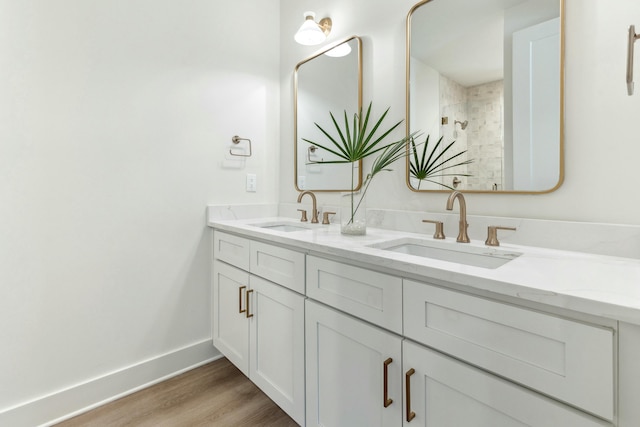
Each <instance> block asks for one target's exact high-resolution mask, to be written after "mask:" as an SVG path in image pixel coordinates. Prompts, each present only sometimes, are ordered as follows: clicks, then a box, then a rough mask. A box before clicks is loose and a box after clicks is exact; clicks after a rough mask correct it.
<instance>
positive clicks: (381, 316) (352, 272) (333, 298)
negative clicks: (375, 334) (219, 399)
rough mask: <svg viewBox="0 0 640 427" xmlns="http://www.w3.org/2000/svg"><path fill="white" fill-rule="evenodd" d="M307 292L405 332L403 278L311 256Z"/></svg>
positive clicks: (313, 296)
mask: <svg viewBox="0 0 640 427" xmlns="http://www.w3.org/2000/svg"><path fill="white" fill-rule="evenodd" d="M307 296H309V297H311V298H313V299H315V300H317V301H321V302H324V303H325V304H328V305H330V306H332V307H335V308H337V309H339V310H342V311H345V312H347V313H349V314H351V315H353V316H356V317H359V318H361V319H364V320H367V321H369V322H371V323H374V324H376V325H379V326H382V327H384V328H386V329H389V330H390V331H393V332H396V333H398V334H401V333H402V279H400V278H399V277H395V276H390V275H388V274H383V273H378V272H375V271H370V270H366V269H364V268H359V267H353V266H350V265H346V264H341V263H339V262H334V261H329V260H325V259H322V258H316V257H314V256H308V257H307Z"/></svg>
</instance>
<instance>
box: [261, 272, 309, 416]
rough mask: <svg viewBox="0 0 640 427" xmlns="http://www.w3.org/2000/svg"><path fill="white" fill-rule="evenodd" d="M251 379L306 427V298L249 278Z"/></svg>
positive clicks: (269, 283) (264, 281)
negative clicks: (250, 290)
mask: <svg viewBox="0 0 640 427" xmlns="http://www.w3.org/2000/svg"><path fill="white" fill-rule="evenodd" d="M250 284H251V289H252V290H253V292H251V294H250V297H249V299H248V307H249V310H250V315H251V314H253V316H252V317H251V319H250V334H249V335H250V340H249V342H250V349H251V350H250V353H251V356H250V358H249V360H250V362H249V364H250V369H249V377H250V378H251V380H252V381H253V382H254V383H255V384H256V385H257V386H258V387H260V388H261V389H262V391H264V392H265V393H266V394H267V396H269V397H270V398H271V399H272V400H273V401H274V402H275V403H276V404H277V405H278V406H280V407H281V408H282V409H283V410H284V411H285V412H286V413H287V414H289V416H290V417H291V418H293V419H294V420H295V421H296V422H297V423H298V424H301V425H302V424H304V297H303V296H302V295H300V294H297V293H295V292H293V291H291V290H289V289H286V288H283V287H282V286H279V285H276V284H273V283H271V282H268V281H266V280H264V279H262V278H260V277H256V276H253V275H252V276H251V277H250Z"/></svg>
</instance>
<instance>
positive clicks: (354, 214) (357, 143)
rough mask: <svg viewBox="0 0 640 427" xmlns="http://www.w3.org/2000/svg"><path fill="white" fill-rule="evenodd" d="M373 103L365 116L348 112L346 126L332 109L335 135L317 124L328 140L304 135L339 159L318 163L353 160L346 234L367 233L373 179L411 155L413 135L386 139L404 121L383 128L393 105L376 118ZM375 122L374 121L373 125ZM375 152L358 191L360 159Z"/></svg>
mask: <svg viewBox="0 0 640 427" xmlns="http://www.w3.org/2000/svg"><path fill="white" fill-rule="evenodd" d="M371 106H372V104H371V103H369V107H368V108H367V111H366V113H365V114H364V116H363V115H362V111H360V113H359V114H358V113H356V114H353V116H352V117H351V118H350V117H349V115H348V114H347V112H346V111H345V112H344V122H343V124H342V125H341V124H339V123H338V121H337V120H336V118H335V116H334V115H333V113H331V112H329V115H330V116H331V121H332V123H333V125H334V129H333V131H335V133H333V134H332V133H330V132H329V131H327V130H325V129H323V128H322V126H320V125H318V123H315V125H316V127H317V128H318V129H319V130H320V131H321V132H322V134H323V135H324V136H326V137H327V140H328V143H326V142H323V143H319V142H317V141H310V140H308V139H305V138H302V140H303V141H306V142H308V143H310V144H312V145H315V146H317V147H320V148H322V149H324V150H327V151H328V152H330V153H332V154H334V155H335V156H336V157H337V158H338V159H337V160H328V161H320V162H317V163H351V171H352V173H351V186H350V187H349V188H350V189H351V191H349V192H347V193H345V194H344V195H343V197H342V198H343V202H342V203H341V212H340V221H341V232H342V233H344V234H353V235H362V234H365V233H366V214H365V212H366V209H365V206H364V199H365V196H366V194H367V191H368V189H369V186H370V184H371V181H372V180H373V178H374V177H375V176H377V175H378V174H379V173H380V172H383V171H389V170H391V169H389V166H390V165H391V164H392V163H394V162H395V161H396V160H398V159H401V158H403V157H405V156H406V155H407V151H406V144H407V141H408V140H409V138H410V137H405V138H402V139H399V140H397V141H393V142H385V139H386V138H387V137H389V135H390V134H391V133H392V132H393V131H394V130H395V129H396V128H397V127H398V126H400V124H401V123H402V121H399V122H397V123H395V124H393V125H392V126H391V127H389V128H388V129H386V130H381V126H382V123H383V121H384V119H385V117H386V116H387V113H388V112H389V108H387V109H386V110H385V112H384V113H383V114H382V115H381V116H380V117H379V118H378V119H377V120H376V119H373V118H372V117H371ZM371 123H373V125H372V126H371ZM412 136H413V135H411V137H412ZM374 154H377V157H376V159H375V160H374V161H373V163H372V165H371V170H370V171H369V172H368V173H367V175H366V177H365V179H364V182H363V184H362V187H361V188H360V190H359V191H356V179H355V174H356V165H357V162H358V161H360V160H363V159H365V158H367V157H369V156H372V155H374Z"/></svg>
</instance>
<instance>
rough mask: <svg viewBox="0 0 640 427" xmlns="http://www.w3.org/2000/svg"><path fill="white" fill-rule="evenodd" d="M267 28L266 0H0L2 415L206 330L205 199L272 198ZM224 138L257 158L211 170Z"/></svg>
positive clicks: (275, 79)
mask: <svg viewBox="0 0 640 427" xmlns="http://www.w3.org/2000/svg"><path fill="white" fill-rule="evenodd" d="M278 23H279V5H278V0H270V1H251V0H234V1H233V2H224V1H210V0H188V1H180V2H178V1H171V0H153V1H152V0H115V1H112V0H110V1H107V0H101V1H90V2H89V1H84V0H58V1H55V2H49V1H38V0H21V1H15V0H0V94H1V95H0V236H1V237H0V290H1V298H0V347H1V350H0V384H1V386H0V415H1V413H2V412H3V411H5V410H6V409H7V408H10V407H12V406H14V405H21V404H23V403H25V402H28V401H30V400H33V399H37V398H39V397H41V396H44V395H46V394H49V393H55V392H57V391H58V390H60V389H63V388H66V387H72V386H74V385H76V384H78V383H82V382H84V381H87V380H90V379H93V378H96V377H99V376H101V375H104V374H106V373H109V372H111V371H114V370H118V369H123V368H126V367H127V366H130V365H133V364H136V363H139V362H141V361H144V360H147V359H150V358H153V357H155V356H158V355H162V354H166V353H170V352H172V351H174V350H177V349H181V348H184V347H186V346H189V345H191V344H193V343H198V342H201V341H203V340H210V338H211V334H210V321H209V318H210V314H209V259H210V255H211V254H210V247H209V246H210V242H209V232H210V231H209V229H208V228H207V227H206V226H205V208H206V205H207V204H208V203H218V204H220V203H263V202H273V201H274V200H275V199H277V196H278V176H277V173H275V172H274V171H275V170H277V168H278V162H279V159H278V151H279V95H280V94H279V64H278V58H279V40H278V38H279V29H278ZM265 24H269V25H265ZM254 28H255V29H256V30H253V29H254ZM252 31H256V32H257V31H259V34H257V33H252ZM234 134H238V135H240V136H242V137H246V138H251V139H252V140H253V146H254V147H253V148H254V156H253V157H252V158H251V159H249V160H247V161H246V163H244V164H241V166H242V167H241V168H223V167H222V165H223V162H224V161H225V155H224V153H225V152H226V150H228V145H229V142H230V139H231V137H232V136H233V135H234ZM226 164H227V165H228V164H231V165H233V164H232V163H231V162H227V163H226ZM248 172H251V173H256V174H257V176H258V192H256V193H246V192H245V191H244V186H245V174H246V173H248ZM211 354H214V352H213V350H212V351H211ZM0 424H2V422H0Z"/></svg>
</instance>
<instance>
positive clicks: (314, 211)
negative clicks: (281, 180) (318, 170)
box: [298, 190, 318, 224]
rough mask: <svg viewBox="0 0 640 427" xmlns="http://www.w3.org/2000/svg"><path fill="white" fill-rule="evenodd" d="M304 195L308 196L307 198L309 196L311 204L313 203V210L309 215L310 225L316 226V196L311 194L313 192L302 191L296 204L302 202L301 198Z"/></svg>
mask: <svg viewBox="0 0 640 427" xmlns="http://www.w3.org/2000/svg"><path fill="white" fill-rule="evenodd" d="M305 194H308V195H309V196H311V202H312V203H313V206H312V207H311V209H313V211H312V213H311V223H312V224H317V223H318V205H317V202H316V195H315V194H313V192H312V191H309V190H307V191H303V192H302V193H300V195H299V196H298V203H300V202H301V201H302V198H303V197H304V195H305Z"/></svg>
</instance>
